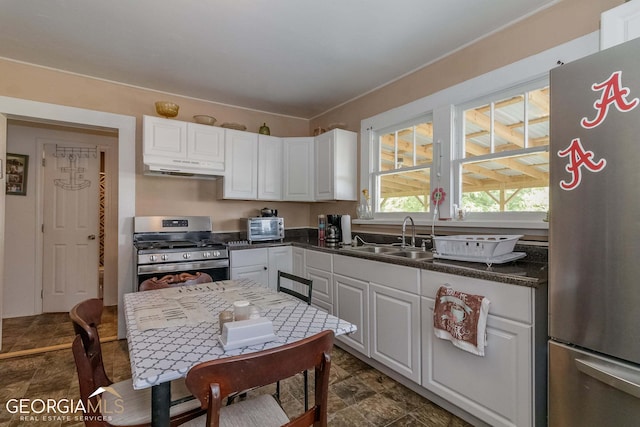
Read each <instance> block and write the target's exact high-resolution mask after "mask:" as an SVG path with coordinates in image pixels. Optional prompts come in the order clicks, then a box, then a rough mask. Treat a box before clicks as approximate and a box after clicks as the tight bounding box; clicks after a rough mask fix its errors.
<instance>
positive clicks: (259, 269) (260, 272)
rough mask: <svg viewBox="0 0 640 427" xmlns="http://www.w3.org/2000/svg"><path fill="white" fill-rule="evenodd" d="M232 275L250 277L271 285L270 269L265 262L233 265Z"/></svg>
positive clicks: (262, 283) (239, 277) (241, 277)
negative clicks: (240, 265)
mask: <svg viewBox="0 0 640 427" xmlns="http://www.w3.org/2000/svg"><path fill="white" fill-rule="evenodd" d="M230 276H231V279H250V280H253V281H255V282H258V283H260V284H261V285H263V286H266V287H269V269H268V268H267V266H266V265H265V264H262V265H247V266H244V267H232V268H231V274H230Z"/></svg>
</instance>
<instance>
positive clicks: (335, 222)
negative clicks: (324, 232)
mask: <svg viewBox="0 0 640 427" xmlns="http://www.w3.org/2000/svg"><path fill="white" fill-rule="evenodd" d="M341 221H342V215H335V214H329V215H327V229H329V227H331V226H333V227H335V228H336V230H337V232H336V237H335V238H336V241H335V244H336V245H337V244H339V243H340V242H341V241H342V223H341ZM327 243H330V242H327Z"/></svg>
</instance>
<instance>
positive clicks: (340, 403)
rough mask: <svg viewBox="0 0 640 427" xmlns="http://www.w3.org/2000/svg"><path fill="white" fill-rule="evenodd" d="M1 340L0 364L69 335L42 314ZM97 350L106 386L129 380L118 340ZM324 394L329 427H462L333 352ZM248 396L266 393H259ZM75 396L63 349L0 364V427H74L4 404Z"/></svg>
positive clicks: (296, 393) (297, 405)
mask: <svg viewBox="0 0 640 427" xmlns="http://www.w3.org/2000/svg"><path fill="white" fill-rule="evenodd" d="M103 318H104V324H103V325H102V326H101V330H100V333H101V337H103V338H104V337H109V336H112V335H115V334H116V330H117V328H116V326H115V323H116V318H117V316H116V314H115V310H113V309H111V310H105V314H104V316H103ZM63 331H66V332H67V333H66V334H65V333H63ZM3 334H5V335H4V336H3V347H2V353H0V357H1V356H3V353H7V352H9V351H18V350H24V349H26V348H33V346H34V344H38V343H41V346H42V345H45V343H46V345H58V344H64V343H67V342H71V340H72V337H73V328H72V327H71V324H70V321H69V318H68V314H67V313H60V314H46V315H42V316H31V317H30V318H19V319H6V320H4V321H3ZM102 347H103V353H104V354H103V356H104V361H105V368H106V370H107V373H108V375H109V376H110V377H111V379H112V380H113V381H121V380H124V379H126V378H129V377H130V376H131V371H130V366H129V359H128V351H127V342H126V340H120V341H118V340H116V341H111V342H106V343H104V344H103V346H102ZM5 356H6V355H5ZM310 378H312V376H310ZM301 384H302V380H301V376H298V377H296V378H294V379H291V380H288V381H287V382H285V383H284V384H283V386H282V395H281V397H282V403H283V407H284V408H285V411H287V412H288V413H296V412H297V411H299V410H301V408H302V402H303V400H302V387H301ZM329 390H330V394H329V425H330V426H335V427H342V426H358V427H374V426H390V427H399V426H469V424H468V423H466V422H465V421H463V420H461V419H459V418H457V417H455V416H453V415H452V414H450V413H449V412H447V411H445V410H444V409H442V408H440V407H438V406H437V405H435V404H433V403H431V402H429V401H428V400H427V399H424V398H423V397H421V396H419V395H417V394H416V393H414V392H412V391H410V390H409V389H407V388H406V387H404V386H402V385H400V384H399V383H397V382H396V381H394V380H392V379H391V378H389V377H388V376H386V375H384V374H382V373H381V372H379V371H377V370H376V369H373V368H372V367H370V366H369V365H367V364H365V363H363V362H362V361H360V360H359V359H357V358H355V357H353V356H351V355H350V354H349V353H347V352H345V351H343V350H341V349H340V348H335V349H334V352H333V362H332V365H331V384H330V389H329ZM256 392H272V390H271V389H270V388H265V389H263V390H258V391H256ZM79 395H80V394H79V390H78V380H77V376H76V372H75V365H74V362H73V356H72V354H71V350H70V349H63V350H57V351H49V352H44V353H39V354H35V355H31V356H23V357H13V358H7V359H0V426H25V425H28V426H32V425H33V426H43V427H44V426H56V427H57V426H82V425H83V424H82V423H80V422H78V421H77V419H76V418H75V417H76V416H75V415H74V414H66V415H64V416H63V417H62V419H57V420H43V417H42V416H39V418H38V419H37V420H34V419H32V420H24V419H23V420H20V418H19V415H18V414H12V413H10V412H9V410H8V408H7V402H8V401H9V400H10V399H21V398H26V399H31V401H33V400H35V399H45V400H46V399H65V398H66V399H75V400H77V399H78V398H79Z"/></svg>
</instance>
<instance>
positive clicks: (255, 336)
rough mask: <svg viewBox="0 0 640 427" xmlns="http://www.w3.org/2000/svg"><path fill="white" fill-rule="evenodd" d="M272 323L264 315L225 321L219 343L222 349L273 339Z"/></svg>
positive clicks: (231, 348) (274, 336)
mask: <svg viewBox="0 0 640 427" xmlns="http://www.w3.org/2000/svg"><path fill="white" fill-rule="evenodd" d="M276 338H277V337H276V334H274V333H273V323H272V322H271V320H269V319H267V318H266V317H257V318H255V319H248V320H238V321H235V322H227V323H225V324H224V326H223V327H222V334H221V335H220V343H221V344H222V348H224V351H227V350H233V349H236V348H240V347H246V346H249V345H255V344H262V343H265V342H269V341H273V340H275V339H276Z"/></svg>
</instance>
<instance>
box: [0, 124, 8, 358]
mask: <svg viewBox="0 0 640 427" xmlns="http://www.w3.org/2000/svg"><path fill="white" fill-rule="evenodd" d="M6 152H7V117H6V116H4V115H2V114H0V185H1V186H2V187H1V188H0V348H2V307H3V304H4V298H3V297H2V295H3V294H4V279H3V277H4V210H5V204H4V203H5V186H6V182H7V181H6V173H7V170H6V169H7V156H6Z"/></svg>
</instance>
